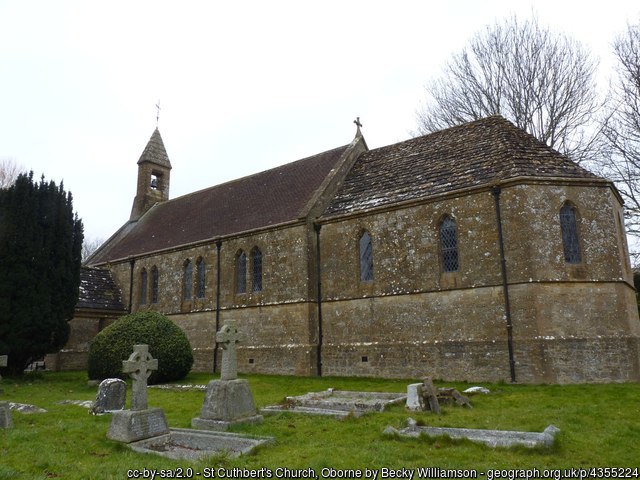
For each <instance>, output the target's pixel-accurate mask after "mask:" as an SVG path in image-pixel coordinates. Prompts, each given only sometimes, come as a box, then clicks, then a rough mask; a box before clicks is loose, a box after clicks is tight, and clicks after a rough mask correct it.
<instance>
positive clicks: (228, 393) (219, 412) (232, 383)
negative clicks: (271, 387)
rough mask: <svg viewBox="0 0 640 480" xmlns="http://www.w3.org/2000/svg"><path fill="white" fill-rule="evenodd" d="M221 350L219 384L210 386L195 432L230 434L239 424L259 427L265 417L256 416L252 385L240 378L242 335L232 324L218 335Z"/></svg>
mask: <svg viewBox="0 0 640 480" xmlns="http://www.w3.org/2000/svg"><path fill="white" fill-rule="evenodd" d="M216 340H217V341H218V343H220V345H221V346H222V366H221V368H220V380H211V381H210V382H209V384H208V385H207V392H206V394H205V399H204V403H203V405H202V410H201V412H200V417H197V418H193V419H192V420H191V426H193V427H194V428H204V429H207V430H227V429H228V428H229V426H231V425H235V424H238V423H259V422H261V421H262V415H257V411H256V406H255V403H254V402H253V395H252V394H251V389H250V388H249V382H248V381H247V380H245V379H239V378H237V375H238V358H237V352H236V345H237V343H238V342H239V341H240V333H239V332H238V329H237V328H236V323H235V322H234V321H232V320H228V321H226V322H225V324H224V326H223V327H222V328H221V329H220V331H219V332H218V333H217V335H216Z"/></svg>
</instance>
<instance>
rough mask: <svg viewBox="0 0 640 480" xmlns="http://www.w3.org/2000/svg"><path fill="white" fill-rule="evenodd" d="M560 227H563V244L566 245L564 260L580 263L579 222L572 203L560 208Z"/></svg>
mask: <svg viewBox="0 0 640 480" xmlns="http://www.w3.org/2000/svg"><path fill="white" fill-rule="evenodd" d="M560 228H561V229H562V245H563V247H564V261H565V262H567V263H580V262H581V261H582V255H581V253H580V242H579V240H578V223H577V221H576V210H575V208H573V207H572V206H571V205H570V204H568V203H565V204H564V205H563V206H562V208H561V209H560Z"/></svg>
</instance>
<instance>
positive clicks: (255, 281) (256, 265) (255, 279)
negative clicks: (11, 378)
mask: <svg viewBox="0 0 640 480" xmlns="http://www.w3.org/2000/svg"><path fill="white" fill-rule="evenodd" d="M251 263H252V269H253V272H252V273H253V275H252V277H251V291H253V292H261V291H262V252H261V251H260V249H259V248H258V247H256V248H254V249H253V250H252V251H251Z"/></svg>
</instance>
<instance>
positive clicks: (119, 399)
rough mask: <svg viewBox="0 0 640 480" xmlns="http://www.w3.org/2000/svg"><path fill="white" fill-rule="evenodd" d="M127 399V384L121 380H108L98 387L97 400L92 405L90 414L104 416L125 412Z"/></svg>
mask: <svg viewBox="0 0 640 480" xmlns="http://www.w3.org/2000/svg"><path fill="white" fill-rule="evenodd" d="M126 398H127V384H126V383H125V382H124V380H120V379H119V378H106V379H104V380H103V381H102V382H100V385H99V386H98V394H97V395H96V400H95V402H93V404H92V405H91V408H90V409H89V413H91V414H92V415H102V414H104V413H111V412H114V411H116V410H124V406H125V401H126Z"/></svg>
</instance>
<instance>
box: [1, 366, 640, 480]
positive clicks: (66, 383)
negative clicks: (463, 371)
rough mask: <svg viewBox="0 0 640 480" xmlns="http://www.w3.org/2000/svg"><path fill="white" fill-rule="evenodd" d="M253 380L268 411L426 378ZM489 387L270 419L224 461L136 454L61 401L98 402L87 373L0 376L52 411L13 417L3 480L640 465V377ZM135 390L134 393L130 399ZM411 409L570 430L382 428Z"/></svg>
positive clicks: (466, 421)
mask: <svg viewBox="0 0 640 480" xmlns="http://www.w3.org/2000/svg"><path fill="white" fill-rule="evenodd" d="M243 378H247V379H248V380H249V383H250V385H251V389H252V391H253V395H254V399H255V402H256V405H257V406H258V408H260V407H263V406H266V405H273V404H277V403H280V402H281V401H282V400H283V399H284V397H285V396H287V395H301V394H304V393H307V392H309V391H321V390H325V389H327V388H330V387H332V388H334V389H340V390H358V391H382V392H404V391H406V386H407V384H408V383H413V382H415V381H416V379H412V380H381V379H370V378H364V379H363V378H326V377H325V378H304V377H284V376H266V375H255V376H246V377H243ZM210 379H211V377H210V376H209V375H205V374H190V375H189V376H188V377H187V378H186V379H185V380H183V381H182V382H180V383H183V384H187V383H188V384H206V383H207V382H208V380H210ZM435 383H436V386H438V387H442V386H454V387H456V388H458V389H460V390H462V389H464V388H467V387H468V386H470V385H471V384H461V383H451V382H435ZM481 385H482V386H486V387H487V388H489V389H490V390H491V393H490V394H489V395H476V396H474V397H473V398H472V403H473V405H474V408H473V409H465V408H462V407H453V406H444V407H443V414H442V415H441V416H435V415H432V414H430V413H427V412H424V413H411V414H409V413H407V412H406V411H405V410H404V406H402V405H396V406H393V407H391V408H389V409H388V411H385V412H383V413H371V414H366V415H364V416H362V417H359V418H347V419H345V420H335V419H333V418H327V417H316V416H308V415H297V414H292V413H282V414H276V415H270V416H265V420H264V422H263V423H262V424H261V425H257V426H241V427H237V428H235V429H234V431H237V432H242V433H248V434H255V435H262V436H273V437H275V444H273V445H269V446H266V447H261V448H259V449H258V450H257V451H256V452H255V453H254V454H252V455H248V456H244V457H240V458H236V459H232V458H226V457H224V456H217V457H212V458H209V459H206V460H203V461H199V462H186V461H174V460H169V459H165V458H162V457H159V456H155V455H145V454H139V453H134V452H132V451H130V450H129V449H128V448H127V447H126V446H125V445H123V444H120V443H117V442H114V441H110V440H108V439H107V438H106V433H107V430H108V428H109V424H110V421H111V417H110V415H104V416H97V417H96V416H91V415H89V414H88V413H87V410H86V409H85V408H82V407H79V406H77V405H60V404H59V403H58V402H60V401H62V400H93V399H94V398H95V394H96V387H89V386H88V385H87V381H86V374H84V373H81V372H63V373H36V374H33V375H27V376H26V377H24V378H23V379H20V380H12V379H6V378H5V379H3V380H2V382H0V386H1V388H2V389H3V390H4V394H3V395H2V396H0V399H1V400H3V401H9V402H17V403H28V404H33V405H36V406H38V407H41V408H45V409H46V410H47V411H48V412H47V413H35V414H22V413H18V412H14V413H13V421H14V425H15V426H14V428H13V429H7V430H0V479H5V478H6V479H9V478H11V479H30V480H31V479H46V478H64V479H106V478H122V479H124V478H127V471H128V470H130V469H144V468H146V469H147V470H151V469H155V470H160V469H166V470H168V469H176V468H183V469H185V470H183V472H184V473H186V472H187V470H186V469H187V468H193V471H194V473H197V472H200V473H204V472H205V471H206V470H205V469H208V468H218V467H224V468H226V469H228V470H230V469H233V468H236V467H237V468H247V469H260V468H263V467H265V468H267V469H269V470H270V471H271V472H273V473H274V475H275V469H276V468H278V467H287V468H289V469H306V468H309V467H311V468H313V469H314V471H315V472H316V473H318V474H320V473H321V472H322V470H323V469H324V468H328V469H335V471H338V470H342V471H344V470H345V469H362V470H364V469H365V468H369V469H380V468H382V467H386V468H393V469H401V468H411V469H414V468H418V467H440V468H442V469H447V468H453V469H463V468H466V469H477V470H478V471H482V472H486V471H487V470H489V469H507V468H513V469H525V468H538V469H543V468H550V469H568V468H587V467H613V466H616V467H623V466H624V467H640V460H639V459H640V453H639V452H640V450H639V448H640V447H639V445H640V402H639V401H638V398H640V384H637V383H628V384H608V385H566V386H556V385H553V386H543V385H541V386H530V385H511V384H495V385H491V384H485V383H481ZM129 388H130V386H129ZM130 397H131V394H130V391H129V392H128V398H127V401H128V402H129V401H130ZM148 398H149V406H152V407H160V408H163V409H164V411H165V413H166V417H167V421H168V423H169V426H171V427H182V428H189V427H190V422H191V419H192V418H193V417H196V416H198V414H199V412H200V408H201V407H202V402H203V399H204V393H203V392H202V391H198V390H160V389H154V388H151V389H149V392H148ZM409 416H412V417H413V418H415V419H416V420H418V422H419V423H420V424H424V425H432V426H450V427H470V428H490V429H505V430H525V431H537V432H541V431H542V430H543V429H544V428H545V427H546V426H547V425H549V424H554V425H556V426H557V427H559V428H560V429H561V432H560V434H559V435H558V436H557V437H556V445H555V446H554V447H552V448H550V449H545V448H536V449H526V448H512V449H492V448H488V447H485V446H482V445H476V444H473V443H471V442H469V441H453V440H449V439H446V438H440V439H435V440H434V439H427V438H420V439H406V438H397V437H387V436H384V435H382V431H383V430H384V429H385V427H387V426H389V425H391V426H393V427H396V428H401V427H403V426H404V422H405V420H406V419H407V417H409ZM363 473H364V472H363ZM156 478H158V477H156ZM194 478H207V477H206V476H203V475H200V476H195V477H194ZM209 478H212V477H209ZM216 478H218V476H216ZM274 478H275V477H274ZM321 478H322V477H321ZM378 478H380V477H378ZM414 478H416V477H414ZM479 478H483V477H482V476H479ZM485 478H488V477H485Z"/></svg>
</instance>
